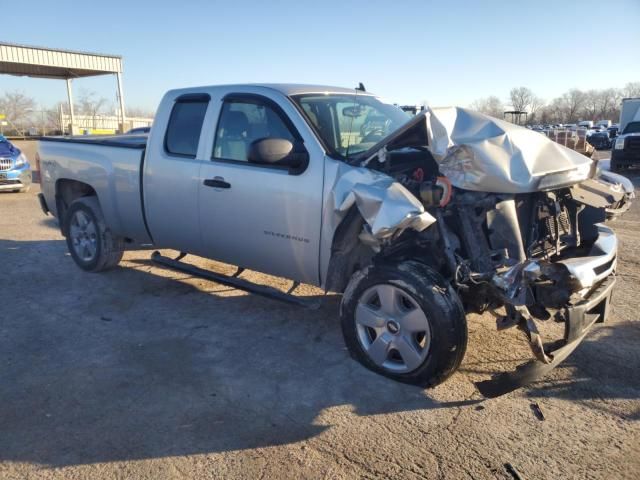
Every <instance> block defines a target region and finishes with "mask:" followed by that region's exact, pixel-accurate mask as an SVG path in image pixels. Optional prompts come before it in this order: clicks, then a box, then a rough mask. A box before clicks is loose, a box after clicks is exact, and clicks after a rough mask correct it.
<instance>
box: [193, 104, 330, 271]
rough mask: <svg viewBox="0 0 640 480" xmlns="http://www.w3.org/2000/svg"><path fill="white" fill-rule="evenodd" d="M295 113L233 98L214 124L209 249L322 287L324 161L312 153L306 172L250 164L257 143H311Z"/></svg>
mask: <svg viewBox="0 0 640 480" xmlns="http://www.w3.org/2000/svg"><path fill="white" fill-rule="evenodd" d="M291 108H293V107H291V106H285V108H282V106H280V105H279V104H277V103H276V102H275V101H274V100H272V99H268V98H266V97H263V96H260V95H254V94H234V95H227V96H226V97H225V99H224V101H223V104H222V106H221V108H220V115H219V119H218V122H217V126H214V127H215V128H216V130H215V135H214V137H215V138H214V143H213V148H212V154H211V160H210V161H208V162H205V163H203V164H202V167H201V169H200V184H199V187H198V188H199V209H200V212H199V215H200V230H201V232H202V245H203V249H204V251H203V252H204V254H205V255H206V256H209V257H211V258H216V259H219V260H221V261H224V262H227V263H231V264H233V265H238V266H241V267H245V268H249V269H252V270H258V271H261V272H265V273H269V274H273V275H277V276H283V277H287V278H292V279H295V280H300V281H303V282H307V283H312V284H317V283H318V282H319V278H318V277H319V275H318V255H319V244H320V226H321V218H322V178H323V160H324V157H323V156H322V155H320V156H318V155H317V153H316V155H315V158H314V155H313V154H312V155H311V158H310V161H309V164H308V165H307V167H306V169H305V170H304V171H303V172H293V173H289V172H288V171H287V170H283V169H282V168H275V167H273V166H268V165H258V164H255V163H251V162H249V161H248V153H249V148H250V146H251V143H252V142H253V141H255V140H258V139H263V138H284V139H287V140H290V141H292V142H295V141H298V142H300V141H303V140H304V139H303V138H302V137H301V136H300V134H299V132H298V129H297V128H296V127H295V126H294V123H293V122H292V121H291V118H290V117H289V116H288V114H287V113H286V112H285V109H289V110H290V109H291ZM305 143H306V142H305ZM312 151H313V152H317V151H316V150H312Z"/></svg>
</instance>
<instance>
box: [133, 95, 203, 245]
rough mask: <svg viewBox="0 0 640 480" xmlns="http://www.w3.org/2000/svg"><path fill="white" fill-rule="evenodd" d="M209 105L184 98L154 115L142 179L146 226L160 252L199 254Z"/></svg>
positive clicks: (165, 104) (199, 99)
mask: <svg viewBox="0 0 640 480" xmlns="http://www.w3.org/2000/svg"><path fill="white" fill-rule="evenodd" d="M209 103H210V96H209V95H208V94H206V93H188V94H183V95H180V96H179V97H177V98H175V100H173V101H168V100H167V99H165V100H163V102H162V103H161V107H160V110H159V111H158V113H157V115H156V119H157V120H156V123H155V124H154V126H153V128H152V131H151V135H150V138H149V141H148V142H147V153H146V155H145V164H144V166H143V169H144V170H143V171H144V174H143V177H142V178H143V181H144V185H143V194H144V207H145V215H146V222H147V226H148V228H149V232H150V234H151V237H152V238H153V243H154V244H155V245H157V246H158V247H166V248H174V249H176V250H181V251H185V252H198V251H199V250H200V249H201V243H200V219H199V217H198V186H199V184H200V165H201V164H202V162H203V157H204V153H203V150H202V149H201V150H200V151H199V150H198V149H199V144H200V143H201V142H200V134H201V130H202V125H203V122H204V118H205V114H206V112H207V108H208V106H209ZM160 119H168V120H165V122H166V123H165V124H162V123H160V122H162V120H160ZM159 137H162V138H159Z"/></svg>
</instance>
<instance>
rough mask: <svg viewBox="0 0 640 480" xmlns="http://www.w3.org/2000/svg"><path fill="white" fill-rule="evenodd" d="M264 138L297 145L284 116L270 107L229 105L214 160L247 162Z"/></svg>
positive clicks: (224, 107) (220, 125) (223, 115)
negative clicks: (258, 141)
mask: <svg viewBox="0 0 640 480" xmlns="http://www.w3.org/2000/svg"><path fill="white" fill-rule="evenodd" d="M262 138H284V139H286V140H289V141H291V142H294V141H295V137H294V135H293V134H292V133H291V131H290V130H289V128H288V127H287V125H286V124H285V123H284V121H283V120H282V118H281V117H280V115H278V113H276V111H275V110H274V109H273V108H271V107H270V106H269V105H264V104H260V103H252V102H242V101H237V100H233V101H226V102H225V103H224V104H223V105H222V111H221V112H220V120H219V121H218V130H217V132H216V140H215V144H214V146H213V158H214V159H215V158H219V159H224V160H236V161H241V162H246V161H247V158H248V154H249V147H250V146H251V143H252V142H254V141H255V140H260V139H262Z"/></svg>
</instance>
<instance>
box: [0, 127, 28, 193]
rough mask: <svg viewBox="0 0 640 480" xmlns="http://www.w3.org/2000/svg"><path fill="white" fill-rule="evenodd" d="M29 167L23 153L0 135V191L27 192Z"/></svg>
mask: <svg viewBox="0 0 640 480" xmlns="http://www.w3.org/2000/svg"><path fill="white" fill-rule="evenodd" d="M30 188H31V165H29V160H27V157H26V155H25V154H24V153H22V152H21V151H20V149H19V148H17V147H16V146H15V145H13V144H12V143H11V142H10V141H9V140H7V139H6V138H5V137H4V136H2V135H0V191H7V190H10V191H13V192H28V191H29V189H30Z"/></svg>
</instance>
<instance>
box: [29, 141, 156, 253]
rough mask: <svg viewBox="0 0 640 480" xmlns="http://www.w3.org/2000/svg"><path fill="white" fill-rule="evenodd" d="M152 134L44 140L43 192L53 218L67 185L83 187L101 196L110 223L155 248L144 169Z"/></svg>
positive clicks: (119, 231)
mask: <svg viewBox="0 0 640 480" xmlns="http://www.w3.org/2000/svg"><path fill="white" fill-rule="evenodd" d="M146 145H147V136H146V135H111V136H102V135H101V136H97V135H96V136H89V135H84V136H75V137H43V138H41V139H40V141H39V145H38V154H39V156H40V168H41V174H42V178H43V179H44V180H45V181H43V185H42V187H43V188H42V193H43V194H44V196H45V200H46V202H47V205H48V206H49V208H50V209H51V211H52V213H53V214H54V215H55V216H56V217H59V215H58V212H57V201H58V200H57V197H56V191H57V189H58V186H59V185H60V184H61V182H70V181H71V182H73V181H75V182H81V183H85V184H87V185H90V186H91V187H92V188H93V189H94V190H95V192H96V195H97V197H98V200H99V202H100V206H101V208H102V213H103V214H104V216H105V220H106V222H107V224H108V225H109V226H110V227H111V229H112V230H113V231H114V232H115V233H116V234H118V235H121V236H123V237H125V238H128V239H131V241H132V242H133V243H136V244H141V243H143V244H144V243H150V242H151V239H150V236H149V235H148V232H147V230H146V227H145V218H144V210H143V206H142V201H143V200H142V182H141V175H140V172H141V169H142V165H143V163H144V154H145V148H146Z"/></svg>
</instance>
